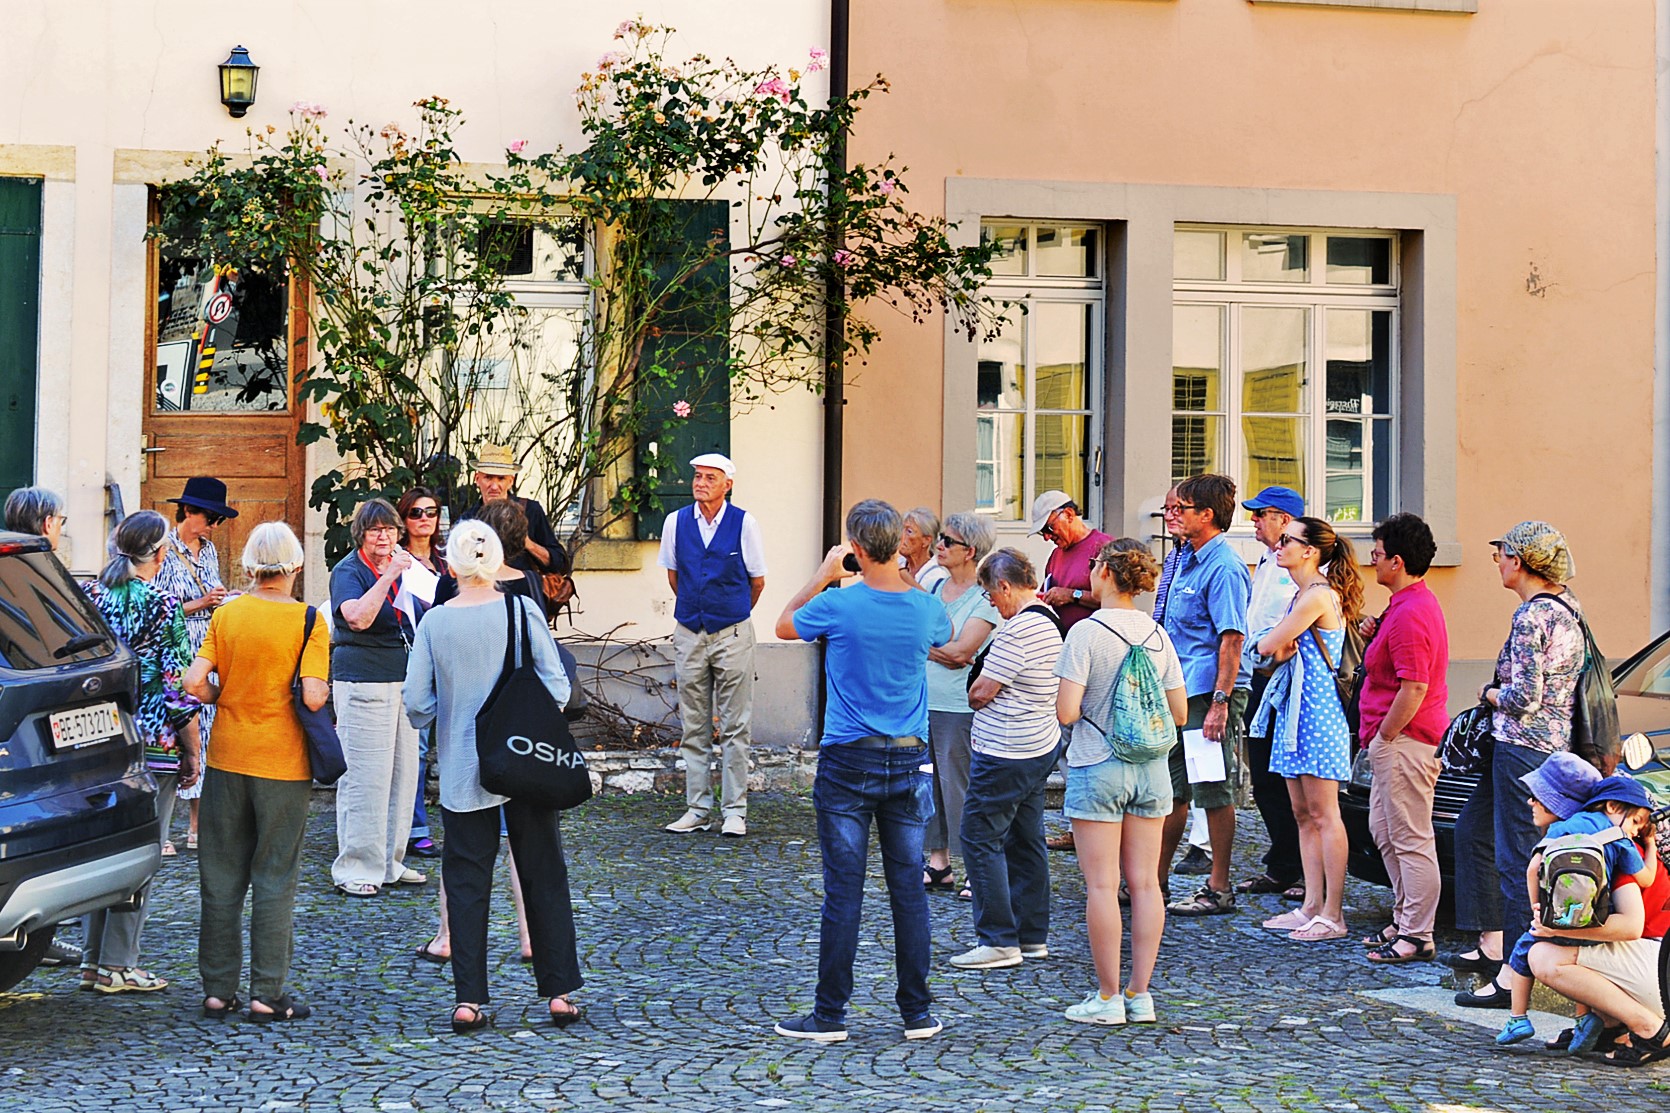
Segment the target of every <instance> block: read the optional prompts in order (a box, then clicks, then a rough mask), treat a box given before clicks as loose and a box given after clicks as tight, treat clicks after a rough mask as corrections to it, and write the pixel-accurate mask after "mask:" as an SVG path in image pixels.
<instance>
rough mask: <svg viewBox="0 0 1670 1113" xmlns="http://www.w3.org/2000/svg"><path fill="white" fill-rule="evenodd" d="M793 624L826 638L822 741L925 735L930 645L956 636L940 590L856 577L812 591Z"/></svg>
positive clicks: (827, 743) (809, 634)
mask: <svg viewBox="0 0 1670 1113" xmlns="http://www.w3.org/2000/svg"><path fill="white" fill-rule="evenodd" d="M794 629H795V633H797V634H799V635H800V636H801V637H802V638H804V639H805V640H806V641H811V640H812V639H814V638H820V637H821V638H827V639H828V641H829V649H828V652H827V653H826V654H825V655H824V669H825V672H826V674H827V679H826V681H825V690H826V692H827V696H828V698H827V700H826V703H825V710H824V716H823V740H822V743H821V744H822V745H824V746H836V745H840V744H841V743H843V742H852V741H854V740H855V739H859V738H867V737H869V736H871V735H888V736H891V737H896V738H904V737H915V738H921V739H926V738H927V737H928V673H927V665H928V650H929V648H930V647H932V646H936V645H944V644H945V643H946V642H948V641H950V640H951V617H950V616H949V615H948V614H946V613H945V605H944V604H943V603H941V602H940V601H939V599H938V597H937V596H934V595H930V594H928V593H927V592H923V591H899V592H893V591H877V590H876V589H875V588H872V587H870V586H868V585H867V584H863V583H858V584H854V585H853V586H851V587H849V588H844V589H842V590H838V591H825V592H822V593H820V594H818V595H815V596H813V597H812V598H811V599H810V600H809V601H808V602H807V603H806V604H805V605H804V606H802V607H801V608H800V609H798V610H797V611H795V612H794Z"/></svg>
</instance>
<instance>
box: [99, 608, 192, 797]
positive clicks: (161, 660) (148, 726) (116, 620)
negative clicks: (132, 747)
mask: <svg viewBox="0 0 1670 1113" xmlns="http://www.w3.org/2000/svg"><path fill="white" fill-rule="evenodd" d="M84 590H85V591H86V592H87V595H88V597H89V598H91V599H92V601H93V605H94V606H95V607H97V608H98V609H99V613H100V614H102V615H103V616H104V620H105V621H106V622H108V623H109V624H110V628H111V629H112V630H114V631H115V632H116V636H117V637H119V638H121V639H122V641H123V642H124V643H125V644H126V645H127V647H128V648H129V649H131V650H133V652H134V654H135V655H136V656H137V657H138V658H139V704H138V707H137V708H136V710H135V711H134V716H133V725H134V726H135V727H136V728H138V731H139V736H140V738H141V739H143V740H144V742H145V765H146V767H147V768H149V769H150V770H151V771H152V772H156V773H177V772H179V769H180V747H179V742H178V739H177V738H176V737H175V732H176V731H177V730H179V728H181V727H183V726H185V725H186V724H187V723H189V722H190V721H191V717H192V716H193V715H195V714H196V713H197V709H198V707H199V704H198V702H197V701H196V700H195V699H193V698H192V697H190V696H188V695H186V694H185V693H184V692H182V691H181V690H180V678H181V677H182V676H183V675H184V674H185V671H186V668H187V666H189V665H190V664H191V657H192V649H191V642H190V640H189V639H188V638H187V636H186V616H185V615H184V613H182V612H181V610H180V601H179V600H178V599H175V598H174V597H173V596H172V595H170V594H168V593H167V592H166V591H159V590H157V589H156V588H153V587H152V586H151V585H150V584H148V583H146V582H145V581H144V580H129V581H128V582H127V583H125V584H122V585H121V586H120V587H115V588H107V587H105V586H104V585H103V584H102V583H100V582H99V581H97V580H94V581H93V582H92V583H89V584H87V585H86V586H85V588H84Z"/></svg>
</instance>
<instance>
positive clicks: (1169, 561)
mask: <svg viewBox="0 0 1670 1113" xmlns="http://www.w3.org/2000/svg"><path fill="white" fill-rule="evenodd" d="M1185 544H1187V542H1184V541H1179V542H1177V544H1175V545H1173V546H1172V547H1171V551H1170V552H1168V553H1166V559H1165V563H1164V564H1161V565H1160V582H1159V583H1157V584H1155V585H1154V621H1155V622H1158V623H1159V624H1160V625H1161V626H1164V625H1165V622H1166V597H1167V596H1169V595H1170V594H1171V578H1172V577H1173V576H1175V575H1176V574H1177V566H1178V565H1179V564H1181V563H1183V546H1184V545H1185Z"/></svg>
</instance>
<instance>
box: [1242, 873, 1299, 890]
mask: <svg viewBox="0 0 1670 1113" xmlns="http://www.w3.org/2000/svg"><path fill="white" fill-rule="evenodd" d="M1290 884H1291V882H1288V881H1277V880H1276V879H1275V878H1273V877H1271V876H1270V875H1269V874H1267V873H1261V874H1258V875H1257V876H1256V877H1248V878H1245V879H1244V880H1241V881H1237V882H1236V883H1235V891H1236V892H1237V893H1283V892H1286V891H1287V887H1288V885H1290Z"/></svg>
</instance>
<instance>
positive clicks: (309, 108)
mask: <svg viewBox="0 0 1670 1113" xmlns="http://www.w3.org/2000/svg"><path fill="white" fill-rule="evenodd" d="M290 112H291V114H292V115H296V116H300V117H302V118H303V119H304V120H323V119H324V118H325V116H326V115H327V113H326V112H325V106H324V105H322V104H317V103H315V102H313V101H305V100H299V101H297V102H296V103H295V104H292V105H291V106H290Z"/></svg>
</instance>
